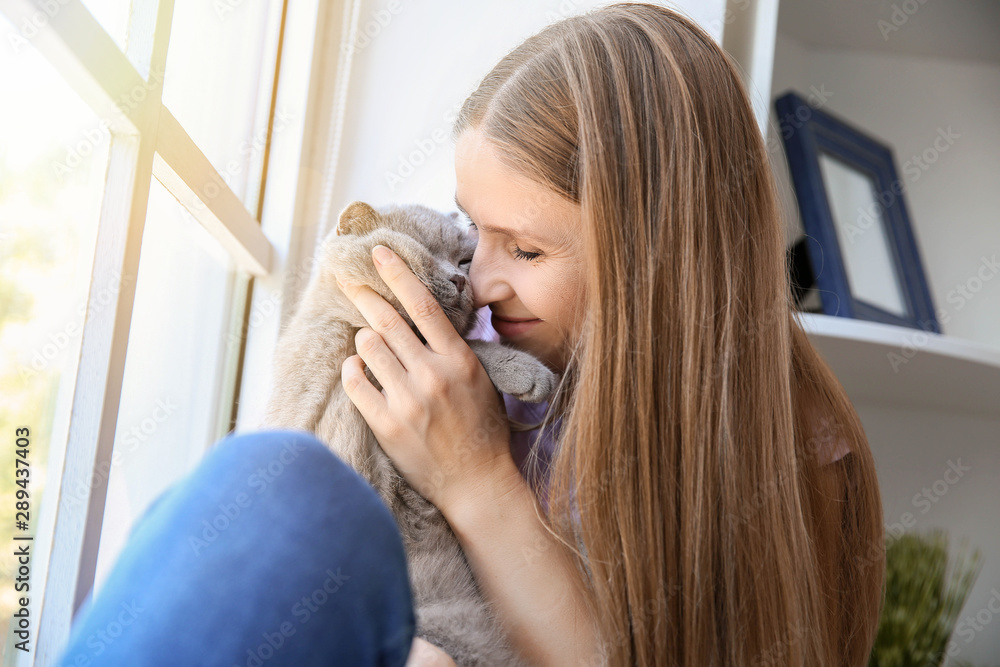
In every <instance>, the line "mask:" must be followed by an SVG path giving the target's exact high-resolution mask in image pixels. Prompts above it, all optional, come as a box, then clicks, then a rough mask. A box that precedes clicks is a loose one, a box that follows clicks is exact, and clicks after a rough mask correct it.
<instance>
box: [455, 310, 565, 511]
mask: <svg viewBox="0 0 1000 667" xmlns="http://www.w3.org/2000/svg"><path fill="white" fill-rule="evenodd" d="M476 315H477V317H478V321H477V322H476V325H475V326H474V327H473V328H472V330H471V331H470V332H469V334H468V335H467V336H466V338H469V339H472V340H487V341H492V342H499V341H500V334H498V333H497V332H496V331H495V330H494V329H493V327H492V326H491V325H490V309H489V308H488V307H483V308H480V309H479V311H478V312H477V313H476ZM503 401H504V405H505V406H506V408H507V414H508V415H509V416H511V417H513V418H514V419H516V420H518V421H520V422H522V423H526V424H537V423H539V422H540V421H541V420H542V416H543V415H544V414H545V409H546V408H547V407H548V405H549V403H548V401H543V402H542V403H525V402H523V401H519V400H517V399H516V398H514V397H513V396H511V395H510V394H503ZM561 425H562V417H558V418H557V419H556V420H555V421H554V422H553V423H552V425H551V426H550V427H549V428H548V429H546V430H545V432H544V433H540V432H541V429H540V428H537V429H534V430H531V431H521V432H514V433H511V434H510V454H511V456H512V457H513V459H514V463H515V464H517V468H518V470H520V471H521V475H522V476H523V477H524V479H525V480H527V481H528V482H529V483H532V479H531V477H532V475H531V472H532V471H531V470H530V468H529V460H528V454H529V453H530V452H531V450H532V449H533V448H534V450H535V451H536V453H537V457H538V459H539V461H538V465H539V467H540V470H539V471H538V474H539V477H540V479H538V480H537V483H538V484H539V485H540V486H539V487H538V489H537V490H536V493H538V496H539V501H540V502H541V504H542V507H543V508H545V510H546V511H548V503H547V498H546V492H547V490H548V467H549V464H550V462H551V461H552V456H553V452H554V450H555V440H556V438H557V436H558V433H559V427H560V426H561ZM539 436H541V437H539ZM533 487H534V484H533Z"/></svg>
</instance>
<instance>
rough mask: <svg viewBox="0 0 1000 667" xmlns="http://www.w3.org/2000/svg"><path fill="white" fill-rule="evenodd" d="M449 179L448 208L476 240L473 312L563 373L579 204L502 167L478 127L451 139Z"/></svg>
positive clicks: (575, 282)
mask: <svg viewBox="0 0 1000 667" xmlns="http://www.w3.org/2000/svg"><path fill="white" fill-rule="evenodd" d="M455 175H456V177H457V188H456V192H455V202H456V204H457V205H458V207H459V209H460V210H462V212H463V213H465V214H466V215H467V216H468V218H469V219H470V220H471V222H472V223H474V225H475V226H476V229H477V231H476V232H473V233H474V234H478V240H477V245H476V252H475V254H474V255H473V258H472V266H471V267H470V269H469V282H470V283H471V284H472V292H473V295H474V297H475V301H474V305H475V307H476V308H482V307H483V306H489V307H490V311H491V312H492V318H491V324H492V325H493V328H494V329H496V331H497V333H499V334H500V339H501V341H503V342H504V343H509V344H510V345H512V346H514V347H516V348H518V349H521V350H524V351H525V352H529V353H531V354H533V355H535V356H536V357H538V358H539V359H541V360H542V361H543V362H545V363H546V364H547V365H548V366H549V367H550V368H552V369H553V370H555V371H557V372H563V371H564V370H565V369H566V364H567V362H568V361H569V354H570V350H571V347H572V344H573V342H575V341H576V338H577V336H578V335H579V330H580V315H581V314H582V304H583V289H584V273H583V258H582V239H581V213H580V206H579V205H578V204H574V203H572V202H570V201H568V200H566V199H564V198H563V197H561V196H559V195H558V194H556V193H555V192H553V191H552V190H550V189H549V188H547V187H545V186H543V185H541V184H539V183H537V182H535V181H532V180H530V179H528V178H527V177H525V176H523V175H522V174H520V173H518V172H515V171H513V170H511V169H510V168H508V167H507V166H506V165H504V164H502V163H501V162H500V160H499V159H498V158H497V155H496V153H495V152H494V150H493V146H492V144H490V143H489V141H488V140H486V139H485V137H483V135H482V134H481V133H480V131H479V130H477V129H472V130H466V131H465V132H464V133H462V135H461V136H460V137H459V138H458V141H457V143H456V146H455ZM510 320H531V321H530V322H524V323H520V324H515V323H512V322H511V321H510Z"/></svg>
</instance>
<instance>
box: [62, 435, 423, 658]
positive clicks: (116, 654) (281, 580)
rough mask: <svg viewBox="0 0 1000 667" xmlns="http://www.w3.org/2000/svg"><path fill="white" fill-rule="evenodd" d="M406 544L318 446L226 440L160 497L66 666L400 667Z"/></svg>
mask: <svg viewBox="0 0 1000 667" xmlns="http://www.w3.org/2000/svg"><path fill="white" fill-rule="evenodd" d="M411 594H412V593H411V590H410V582H409V578H408V575H407V564H406V556H405V552H404V549H403V542H402V537H401V536H400V534H399V530H398V528H397V526H396V522H395V520H394V519H393V517H392V515H391V513H390V512H389V510H388V508H387V507H386V506H385V504H384V503H383V502H382V500H381V498H379V496H378V494H377V493H376V492H375V490H374V489H372V488H371V486H370V485H369V484H368V483H367V481H365V480H364V478H362V477H361V476H360V475H359V474H358V473H357V472H355V471H354V469H353V468H351V467H349V466H348V465H347V464H346V463H344V462H343V461H342V460H341V459H339V458H338V457H337V456H335V455H334V454H333V453H332V452H330V450H329V449H327V448H326V447H325V446H324V445H323V443H321V442H320V441H319V440H317V439H316V437H315V436H313V435H312V434H311V433H306V432H305V431H295V430H269V431H259V432H255V433H246V434H238V435H236V434H230V435H228V436H226V437H225V438H223V439H222V440H220V441H219V442H218V443H216V444H215V445H214V446H213V447H212V448H211V449H210V450H209V451H208V452H207V454H206V455H205V458H204V459H203V460H202V461H201V462H200V464H199V465H198V467H197V468H196V469H194V470H193V471H191V472H190V473H189V474H188V475H187V476H186V477H185V478H183V479H181V480H180V481H178V482H177V483H176V484H174V485H173V486H171V487H169V488H168V489H167V490H166V491H164V492H163V493H162V494H161V495H160V496H158V497H157V498H156V500H155V501H154V502H153V503H152V505H150V507H149V508H148V509H147V510H146V512H145V513H144V514H143V515H142V517H141V518H140V519H139V521H138V522H136V524H135V526H134V528H133V529H132V531H131V532H130V534H129V538H128V542H127V544H126V545H125V548H124V549H123V550H122V552H121V555H120V556H119V557H118V560H117V561H116V562H115V564H114V568H113V570H112V571H111V573H110V574H109V576H108V578H107V580H106V581H105V582H104V585H103V586H102V587H101V589H100V590H99V591H98V592H97V595H96V596H95V597H93V598H92V599H90V600H88V601H87V602H86V603H85V604H84V605H83V607H81V609H80V610H79V614H78V615H77V617H76V618H75V619H74V622H73V627H72V630H71V633H70V638H69V642H68V644H67V647H66V649H65V652H64V653H63V655H62V657H61V659H60V662H59V663H58V664H59V665H64V666H69V665H129V667H153V666H156V667H159V666H161V665H162V666H166V665H170V666H171V667H172V666H174V665H184V666H185V667H194V666H201V665H204V666H211V667H216V666H217V667H236V666H238V667H275V666H278V665H282V666H284V665H295V666H296V667H310V666H312V665H324V666H329V665H359V666H360V665H403V664H405V662H406V658H407V655H408V654H409V651H410V645H411V643H412V641H413V636H414V633H415V629H416V621H415V615H414V610H413V601H412V597H411Z"/></svg>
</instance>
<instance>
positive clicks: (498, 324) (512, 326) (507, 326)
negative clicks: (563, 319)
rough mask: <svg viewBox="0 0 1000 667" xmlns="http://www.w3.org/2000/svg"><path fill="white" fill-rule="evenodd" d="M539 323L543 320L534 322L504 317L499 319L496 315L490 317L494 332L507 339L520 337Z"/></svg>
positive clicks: (534, 320)
mask: <svg viewBox="0 0 1000 667" xmlns="http://www.w3.org/2000/svg"><path fill="white" fill-rule="evenodd" d="M539 322H541V320H540V319H537V318H536V319H533V320H532V319H524V318H521V319H518V320H508V319H504V318H502V317H497V315H496V314H495V313H494V314H492V315H490V325H491V326H492V327H493V330H494V331H496V332H497V333H498V334H500V335H501V336H504V337H506V338H513V337H514V336H519V335H521V334H523V333H524V332H525V331H527V330H528V329H530V328H531V327H533V326H535V325H536V324H538V323H539Z"/></svg>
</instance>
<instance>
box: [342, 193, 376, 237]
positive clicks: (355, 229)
mask: <svg viewBox="0 0 1000 667" xmlns="http://www.w3.org/2000/svg"><path fill="white" fill-rule="evenodd" d="M376 227H378V212H377V211H376V210H375V209H373V208H372V207H371V206H369V205H368V204H366V203H364V202H363V201H353V202H351V203H350V204H348V205H347V208H345V209H344V210H343V211H341V212H340V218H338V219H337V235H338V236H343V235H345V234H354V235H356V236H361V235H362V234H367V233H368V232H370V231H372V230H373V229H375V228H376Z"/></svg>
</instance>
